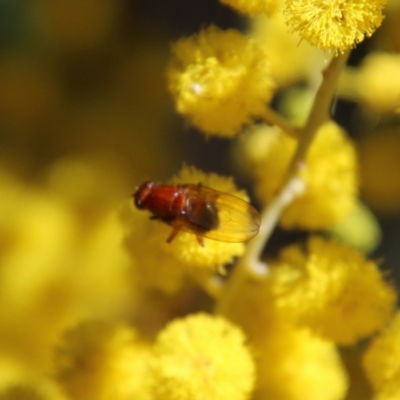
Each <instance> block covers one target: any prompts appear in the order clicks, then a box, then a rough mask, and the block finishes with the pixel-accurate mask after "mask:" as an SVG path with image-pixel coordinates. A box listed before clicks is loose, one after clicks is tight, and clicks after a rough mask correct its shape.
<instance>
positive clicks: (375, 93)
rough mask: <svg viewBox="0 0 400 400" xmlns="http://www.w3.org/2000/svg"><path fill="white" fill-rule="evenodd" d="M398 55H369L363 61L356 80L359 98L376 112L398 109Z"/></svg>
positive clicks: (399, 88)
mask: <svg viewBox="0 0 400 400" xmlns="http://www.w3.org/2000/svg"><path fill="white" fill-rule="evenodd" d="M399 70H400V54H395V53H394V54H390V53H371V54H370V55H368V57H366V59H365V60H364V61H363V64H362V67H361V69H360V75H359V77H358V78H357V80H356V82H357V89H358V92H359V93H360V98H361V100H363V101H364V102H365V104H366V105H367V106H368V107H369V108H371V109H372V110H374V111H376V112H381V113H385V112H393V111H395V110H396V109H398V108H399V107H400V76H399V73H398V71H399Z"/></svg>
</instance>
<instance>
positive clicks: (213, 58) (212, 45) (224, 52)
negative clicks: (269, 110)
mask: <svg viewBox="0 0 400 400" xmlns="http://www.w3.org/2000/svg"><path fill="white" fill-rule="evenodd" d="M167 74H168V85H169V89H170V91H171V93H172V95H173V97H174V99H175V103H176V109H177V110H178V112H179V113H181V114H183V115H185V116H187V117H188V118H189V120H190V122H191V123H192V124H194V125H195V126H197V127H198V128H199V129H201V130H203V131H204V132H205V133H207V134H215V135H220V136H223V137H232V136H234V135H235V134H237V133H238V131H239V130H240V128H241V127H242V125H244V124H247V123H249V122H250V121H251V120H252V118H253V117H257V116H259V115H262V113H263V110H264V107H265V104H266V103H267V102H268V101H269V100H270V99H271V96H272V91H273V86H274V85H273V82H272V80H271V78H270V74H269V62H268V59H267V50H266V49H265V46H261V45H260V44H259V43H257V42H255V41H253V40H251V39H249V38H248V37H246V36H244V35H242V34H241V33H240V32H238V31H235V30H233V29H229V30H226V31H222V30H220V29H218V28H216V27H214V26H211V27H209V28H208V29H205V30H202V31H201V32H200V33H199V34H197V35H196V36H192V37H188V38H184V39H180V40H179V41H178V42H176V43H175V45H174V47H173V58H172V60H171V62H170V64H169V66H168V70H167Z"/></svg>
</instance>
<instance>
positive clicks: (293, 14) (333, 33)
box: [284, 0, 387, 53]
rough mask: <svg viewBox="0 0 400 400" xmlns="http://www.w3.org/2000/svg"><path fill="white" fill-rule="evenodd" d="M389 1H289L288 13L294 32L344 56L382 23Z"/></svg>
mask: <svg viewBox="0 0 400 400" xmlns="http://www.w3.org/2000/svg"><path fill="white" fill-rule="evenodd" d="M386 3H387V1H386V0H359V1H354V0H331V1H328V2H327V1H324V0H317V1H313V2H310V1H309V0H287V1H286V2H285V8H284V14H285V16H286V22H287V24H288V26H289V28H290V30H291V31H293V32H297V33H299V34H300V36H301V37H302V38H303V39H306V40H308V41H309V42H310V43H311V44H312V45H314V46H316V47H318V48H320V49H325V50H333V51H334V52H335V53H343V52H344V51H345V50H347V49H350V48H352V47H354V46H355V45H356V44H357V43H359V42H361V41H362V40H363V39H364V38H365V37H369V36H371V35H372V34H373V33H374V32H375V30H376V28H378V27H379V25H380V24H381V23H382V20H383V15H382V9H383V7H384V6H385V4H386Z"/></svg>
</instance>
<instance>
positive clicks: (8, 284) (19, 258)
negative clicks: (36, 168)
mask: <svg viewBox="0 0 400 400" xmlns="http://www.w3.org/2000/svg"><path fill="white" fill-rule="evenodd" d="M0 174H1V179H0V190H1V193H2V196H1V199H0V204H1V207H0V270H1V276H2V279H1V282H0V293H1V295H0V304H1V308H2V310H3V312H2V314H1V316H0V352H1V353H2V354H3V355H7V357H9V358H11V359H13V360H16V362H21V363H22V364H24V365H30V366H34V368H35V370H36V371H37V373H38V374H39V373H40V372H42V373H43V371H45V370H47V368H48V365H49V362H50V359H49V349H50V346H51V343H52V341H53V340H54V338H55V337H56V336H57V335H58V334H59V332H60V330H62V329H64V328H65V326H66V325H68V324H71V323H72V324H73V323H75V322H76V321H77V320H79V319H80V318H84V317H85V316H89V315H90V316H100V315H102V316H105V315H112V314H114V313H115V312H117V313H119V314H123V313H124V310H125V304H126V301H127V299H128V298H132V293H131V290H132V288H133V285H132V283H131V282H129V281H128V280H127V279H126V276H127V271H128V265H129V264H128V262H129V261H128V258H127V257H126V255H125V253H124V251H123V249H122V248H121V240H122V237H123V231H122V226H121V225H120V223H119V220H118V218H117V213H116V211H115V210H114V209H113V207H111V204H114V206H115V204H116V203H113V201H110V202H109V203H108V205H107V206H106V205H105V204H104V203H103V204H102V207H100V209H101V211H100V210H99V209H97V213H96V218H95V221H94V220H93V219H91V218H89V219H85V218H83V217H82V218H81V215H82V214H81V213H80V212H77V211H78V209H79V210H80V211H81V208H80V207H83V204H84V202H85V199H86V201H88V203H87V204H86V206H87V207H88V208H89V206H91V207H93V208H94V209H96V201H95V200H94V198H93V197H91V195H90V194H92V193H93V192H92V191H91V190H90V191H89V193H88V192H86V195H85V196H83V197H80V196H79V195H77V196H73V195H72V192H70V195H71V197H72V198H73V197H75V198H79V202H80V207H79V208H78V207H77V208H75V207H74V206H73V203H74V201H71V203H72V204H71V203H70V204H68V201H67V200H66V197H64V198H61V197H59V196H57V195H56V194H55V193H54V192H52V191H51V190H49V188H48V187H47V188H42V189H38V188H34V187H29V186H25V185H23V184H22V183H21V182H19V181H17V180H16V179H15V178H12V177H10V176H7V174H5V173H4V172H3V171H0ZM70 178H71V179H72V177H71V176H70ZM75 178H76V182H78V181H79V179H80V178H82V176H81V177H78V176H75ZM64 182H65V181H64ZM104 183H105V181H102V182H101V181H98V182H97V184H104ZM95 187H96V184H95V183H93V186H92V190H94V191H96V189H94V188H95ZM78 188H79V185H77V186H75V187H73V186H70V187H69V188H68V189H67V188H66V187H64V190H71V191H73V190H74V189H75V190H77V189H78ZM103 200H104V199H103ZM74 205H76V203H75V204H74ZM83 208H84V207H83ZM88 222H89V223H88ZM133 292H134V291H133ZM28 332H29V334H27V333H28Z"/></svg>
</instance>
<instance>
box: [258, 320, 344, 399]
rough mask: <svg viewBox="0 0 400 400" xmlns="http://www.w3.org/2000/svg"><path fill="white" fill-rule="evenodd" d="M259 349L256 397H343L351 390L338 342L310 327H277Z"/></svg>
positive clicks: (260, 344)
mask: <svg viewBox="0 0 400 400" xmlns="http://www.w3.org/2000/svg"><path fill="white" fill-rule="evenodd" d="M255 352H256V354H258V357H257V358H256V360H257V373H258V379H257V386H256V391H255V396H254V399H255V400H265V399H288V400H303V399H305V398H307V400H320V399H324V400H342V399H343V398H344V396H345V394H346V392H347V387H348V383H347V376H346V372H345V370H344V368H343V365H342V363H341V360H340V356H339V354H338V351H337V349H336V348H335V346H334V344H333V343H331V342H329V341H326V340H323V339H321V338H318V337H316V336H314V335H312V334H311V333H310V332H309V331H308V330H307V329H293V327H289V326H286V327H281V328H280V329H276V330H275V331H274V332H271V333H270V334H269V335H266V336H265V339H264V340H263V341H262V342H261V343H257V346H256V345H255ZM305 396H306V397H305Z"/></svg>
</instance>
